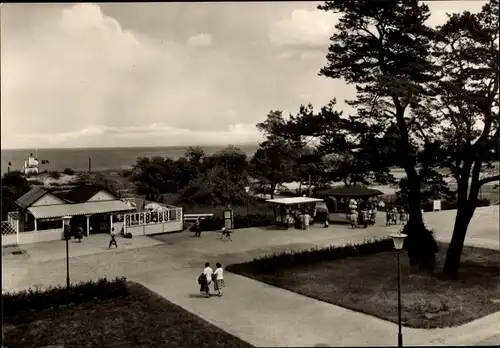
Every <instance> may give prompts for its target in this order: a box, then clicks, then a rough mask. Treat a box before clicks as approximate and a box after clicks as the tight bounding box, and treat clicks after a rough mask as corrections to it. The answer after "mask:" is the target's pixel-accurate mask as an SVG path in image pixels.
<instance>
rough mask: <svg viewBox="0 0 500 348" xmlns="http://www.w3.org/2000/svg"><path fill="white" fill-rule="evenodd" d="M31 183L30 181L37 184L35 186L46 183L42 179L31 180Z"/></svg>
mask: <svg viewBox="0 0 500 348" xmlns="http://www.w3.org/2000/svg"><path fill="white" fill-rule="evenodd" d="M29 183H30V185H35V186H43V185H44V183H43V182H42V181H40V180H37V179H35V180H29Z"/></svg>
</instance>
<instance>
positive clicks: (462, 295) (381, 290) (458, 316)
mask: <svg viewBox="0 0 500 348" xmlns="http://www.w3.org/2000/svg"><path fill="white" fill-rule="evenodd" d="M447 246H448V245H447V244H444V243H440V251H439V255H438V268H437V270H436V272H435V274H433V275H431V274H411V272H410V269H409V265H408V259H407V256H406V255H405V254H402V255H401V266H402V267H401V269H402V275H401V277H402V286H401V292H402V302H403V310H402V321H403V325H405V326H409V327H415V328H442V327H450V326H457V325H461V324H464V323H467V322H470V321H472V320H474V319H477V318H480V317H483V316H485V315H487V314H491V313H494V312H496V311H499V310H500V301H499V297H498V294H499V293H500V282H499V281H498V280H499V271H498V270H499V265H500V262H499V252H498V250H497V251H495V250H488V249H480V248H472V247H465V248H464V251H463V254H462V264H461V268H460V276H459V279H458V280H455V281H453V280H448V279H447V278H446V277H444V275H443V274H442V273H441V269H442V265H443V262H444V258H445V255H446V250H447ZM236 269H238V271H237V272H238V273H240V274H241V275H244V276H247V277H250V278H254V279H256V280H259V281H261V282H264V283H267V284H270V285H274V286H277V287H281V288H285V289H288V290H291V291H294V292H297V293H300V294H303V295H306V296H309V297H312V298H315V299H318V300H321V301H325V302H329V303H332V304H335V305H338V306H341V307H345V308H349V309H353V310H356V311H359V312H363V313H366V314H370V315H373V316H376V317H379V318H382V319H385V320H389V321H392V322H395V323H397V263H396V252H395V251H389V252H381V253H378V254H373V255H364V256H357V257H352V258H347V259H342V260H335V261H323V262H320V263H318V264H314V265H308V266H300V267H294V268H287V269H283V270H282V271H281V272H280V274H250V273H249V272H251V271H245V270H244V269H245V267H241V266H238V267H237V268H236Z"/></svg>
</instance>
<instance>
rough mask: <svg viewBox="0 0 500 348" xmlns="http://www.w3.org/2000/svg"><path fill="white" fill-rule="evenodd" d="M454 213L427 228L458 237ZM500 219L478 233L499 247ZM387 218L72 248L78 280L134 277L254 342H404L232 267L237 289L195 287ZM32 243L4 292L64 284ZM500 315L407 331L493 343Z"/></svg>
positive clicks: (384, 327) (341, 239)
mask: <svg viewBox="0 0 500 348" xmlns="http://www.w3.org/2000/svg"><path fill="white" fill-rule="evenodd" d="M496 208H497V209H498V207H496ZM447 213H448V212H441V213H430V214H426V220H427V223H428V225H429V226H430V227H436V230H438V231H439V232H438V237H439V239H441V240H446V239H449V233H448V232H447V231H448V230H447V229H445V228H444V227H443V226H442V225H443V224H444V222H443V220H444V219H443V218H439V216H440V215H441V217H445V216H446V214H447ZM433 214H435V215H433ZM479 214H485V215H483V216H485V217H488V216H491V214H494V211H492V210H491V209H490V210H488V211H487V210H484V209H483V210H481V211H479ZM450 216H451V215H450ZM496 217H497V218H496V224H492V223H491V222H492V220H488V221H486V220H481V219H478V220H477V221H473V224H472V225H471V232H472V233H471V234H470V235H471V238H472V239H474V238H476V239H477V238H481V239H483V240H485V241H488V243H490V244H491V245H493V244H494V243H495V242H496V245H498V213H497V215H496ZM493 218H495V215H493ZM493 221H495V220H493ZM478 222H479V225H480V224H482V223H483V224H484V223H486V227H484V226H482V227H481V226H476V225H478ZM448 223H450V221H449V220H448ZM378 224H379V226H375V227H373V228H368V229H357V230H351V229H350V228H348V227H344V226H331V227H330V228H328V229H324V228H312V229H311V230H310V231H295V230H289V231H274V230H266V229H246V230H238V231H236V233H235V235H234V241H233V242H222V241H221V240H219V239H218V238H219V235H218V234H214V233H209V232H207V233H205V234H204V235H202V237H201V238H192V237H191V233H187V232H184V233H180V234H173V235H164V236H160V237H155V238H154V239H153V238H148V237H141V238H134V239H132V241H131V245H129V248H128V249H125V248H121V249H118V250H114V249H112V250H104V249H103V250H97V249H96V248H95V247H93V248H94V250H95V253H93V254H88V253H86V252H84V251H83V249H85V248H86V247H88V245H90V246H91V247H92V243H91V242H88V240H86V241H85V242H84V243H82V244H78V243H76V244H74V245H71V248H72V251H74V252H75V254H76V255H77V256H76V257H72V258H71V280H72V282H75V281H84V280H88V279H97V278H99V277H101V276H107V277H115V276H125V277H127V278H128V279H130V280H133V281H137V282H139V283H142V284H144V285H145V286H147V287H149V288H150V289H151V290H153V291H155V292H157V293H159V294H160V295H162V296H164V297H165V298H167V299H168V300H170V301H172V302H174V303H176V304H178V305H180V306H182V307H184V308H185V309H187V310H189V311H191V312H193V313H195V314H197V315H199V316H200V317H202V318H204V319H205V320H207V321H209V322H211V323H213V324H215V325H217V326H219V327H221V328H222V329H224V330H226V331H228V332H230V333H232V334H234V335H236V336H238V337H240V338H242V339H244V340H246V341H247V342H249V343H251V344H253V345H255V346H349V345H356V346H363V345H370V346H373V345H377V346H378V345H395V344H396V342H397V336H396V335H397V326H396V325H395V324H393V323H390V322H387V321H384V320H381V319H377V318H374V317H371V316H368V315H364V314H361V313H357V312H353V311H350V310H347V309H344V308H341V307H338V306H334V305H331V304H328V303H324V302H321V301H317V300H314V299H311V298H308V297H305V296H302V295H298V294H295V293H293V292H289V291H286V290H283V289H280V288H276V287H272V286H269V285H266V284H263V283H260V282H257V281H254V280H252V279H248V278H245V277H241V276H238V275H235V274H231V273H230V272H226V275H225V278H226V283H227V285H228V286H227V289H226V293H225V294H224V296H223V297H221V298H218V297H213V298H210V299H204V298H200V297H199V293H198V285H197V284H196V278H197V276H198V275H199V273H200V271H201V268H202V267H203V263H204V262H205V261H210V262H211V263H213V264H215V262H221V263H222V264H224V265H225V264H228V263H234V262H243V261H247V260H250V259H252V258H253V257H258V256H262V255H265V254H268V253H270V252H276V251H280V250H284V249H304V248H310V247H313V246H326V245H332V244H336V245H343V244H345V243H348V242H350V243H355V242H361V241H362V240H363V239H365V238H371V237H381V236H385V235H387V233H388V232H389V230H392V231H395V230H397V229H398V227H391V228H390V229H387V228H385V227H382V226H380V222H379V223H378ZM488 226H489V227H488ZM483 227H484V228H483ZM438 228H439V229H438ZM473 228H480V229H479V230H480V233H479V234H476V233H475V232H473V231H476V230H475V229H474V230H473ZM495 229H496V230H495ZM441 231H442V232H441ZM91 238H94V237H91ZM136 242H137V245H139V244H141V245H143V247H137V248H134V247H133V244H134V243H136ZM468 242H470V241H468ZM50 243H51V244H50V245H51V247H48V246H41V247H40V248H41V249H43V248H45V250H54V249H51V248H54V247H55V248H56V249H57V248H59V246H60V247H64V245H63V243H60V242H50ZM57 243H59V246H58V245H57ZM158 243H160V244H158ZM488 243H486V244H488ZM43 244H45V243H43ZM149 244H150V246H148V245H149ZM99 245H100V244H99ZM78 248H79V249H80V250H79V249H78ZM25 249H27V250H26V251H27V254H25V255H19V258H15V257H14V256H13V257H9V259H7V260H5V258H4V266H3V267H4V272H3V276H4V282H3V287H4V289H5V290H12V289H22V288H26V287H30V286H34V285H37V286H48V285H55V284H64V283H65V274H66V273H65V262H64V260H63V259H61V258H60V257H59V256H60V255H59V254H57V253H56V252H55V251H53V254H54V259H49V257H46V258H45V259H44V258H42V257H40V256H38V257H34V258H31V256H30V255H31V254H34V255H35V256H36V255H37V254H36V252H34V250H38V249H39V248H37V246H35V245H33V246H29V247H26V248H25ZM58 255H59V256H58ZM498 322H500V313H495V314H492V315H490V316H488V317H485V318H482V319H480V320H477V321H475V322H472V323H469V324H466V325H464V326H461V327H457V328H449V329H437V330H417V329H408V328H405V329H404V339H405V344H407V345H417V344H418V345H423V344H478V343H480V342H490V341H488V340H494V339H495V337H498V335H500V328H499V327H498ZM495 335H497V336H495Z"/></svg>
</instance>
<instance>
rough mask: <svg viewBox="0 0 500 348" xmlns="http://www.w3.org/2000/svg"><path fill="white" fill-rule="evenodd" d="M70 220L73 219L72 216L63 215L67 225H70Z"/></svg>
mask: <svg viewBox="0 0 500 348" xmlns="http://www.w3.org/2000/svg"><path fill="white" fill-rule="evenodd" d="M70 220H71V216H64V217H63V222H64V224H65V225H69V222H70Z"/></svg>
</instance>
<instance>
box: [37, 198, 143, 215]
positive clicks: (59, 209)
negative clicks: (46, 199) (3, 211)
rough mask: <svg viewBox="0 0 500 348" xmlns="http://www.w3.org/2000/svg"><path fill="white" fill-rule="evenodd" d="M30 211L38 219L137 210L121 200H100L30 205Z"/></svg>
mask: <svg viewBox="0 0 500 348" xmlns="http://www.w3.org/2000/svg"><path fill="white" fill-rule="evenodd" d="M28 211H29V212H30V213H31V214H33V216H34V217H35V218H36V219H49V218H60V217H63V216H76V215H94V214H102V213H118V212H130V211H135V208H133V207H131V206H129V205H128V204H126V203H124V202H122V201H120V200H114V201H99V202H85V203H74V204H60V205H59V204H58V205H45V206H40V207H30V208H28Z"/></svg>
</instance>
